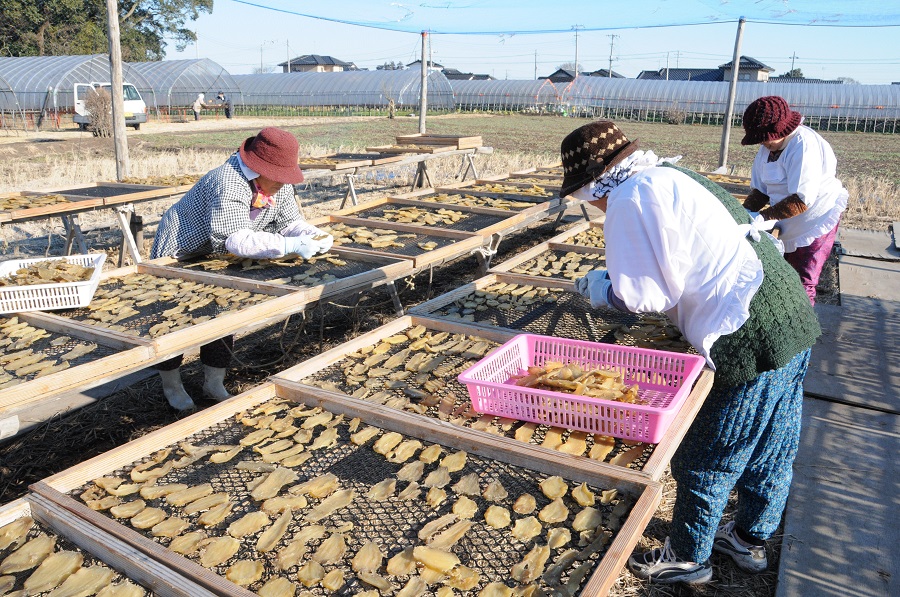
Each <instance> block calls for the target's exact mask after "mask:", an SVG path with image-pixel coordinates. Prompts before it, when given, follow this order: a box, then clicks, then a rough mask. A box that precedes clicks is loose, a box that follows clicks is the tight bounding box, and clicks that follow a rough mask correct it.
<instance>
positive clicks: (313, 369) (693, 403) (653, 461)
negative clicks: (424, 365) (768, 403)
mask: <svg viewBox="0 0 900 597" xmlns="http://www.w3.org/2000/svg"><path fill="white" fill-rule="evenodd" d="M487 278H488V279H491V278H494V276H488V277H487ZM522 278H524V277H522ZM482 279H484V278H482ZM515 279H517V278H516V277H510V278H507V277H504V281H511V280H515ZM526 283H527V282H526ZM472 286H474V284H469V285H467V287H464V288H467V289H468V290H467V291H466V293H465V294H468V293H469V292H471V291H472V289H471V288H468V287H472ZM460 290H462V289H460ZM465 294H463V296H464V295H465ZM439 298H440V297H439ZM451 302H452V301H451ZM425 304H427V303H425ZM415 311H417V310H415ZM416 325H424V326H425V327H426V328H428V329H429V330H435V331H440V332H450V333H456V334H468V335H474V336H478V337H480V338H484V339H487V340H492V341H494V342H498V343H503V342H506V341H507V340H509V339H511V338H513V337H515V336H516V335H517V334H518V333H519V332H517V331H516V330H511V329H506V328H498V327H492V326H478V325H475V324H471V323H468V322H459V321H458V320H457V321H454V320H451V319H439V318H429V317H426V316H422V315H419V314H418V313H413V314H411V315H407V316H405V317H400V318H398V319H396V320H394V321H392V322H390V323H387V324H385V325H383V326H381V327H380V328H377V329H375V330H372V331H371V332H368V333H366V334H363V335H361V336H359V337H357V338H354V339H353V340H351V341H349V342H345V343H344V344H341V345H340V346H337V347H335V348H333V349H331V350H329V351H326V352H323V353H322V354H320V355H319V356H317V357H314V358H312V359H309V360H307V361H304V362H302V363H300V364H298V365H295V366H293V367H291V368H290V369H286V370H285V371H282V372H281V373H279V374H278V375H276V376H274V377H273V378H272V381H273V382H274V383H276V384H283V383H287V382H291V383H293V384H296V385H295V386H293V387H297V388H301V387H302V388H303V389H304V392H307V393H310V394H312V395H321V396H325V395H327V396H329V397H330V398H332V399H333V398H337V397H341V398H342V399H343V400H347V401H350V402H351V403H353V404H358V405H359V408H363V409H373V408H376V406H377V405H374V404H372V403H370V402H366V401H364V400H358V399H356V398H352V397H350V396H348V395H346V394H340V393H335V392H328V391H327V390H324V389H322V388H319V387H316V386H309V385H306V384H303V383H302V382H301V380H303V379H305V378H306V377H308V376H310V375H313V374H315V373H317V372H319V371H321V370H322V369H325V368H326V367H329V366H330V365H333V364H334V363H337V362H338V361H341V360H342V359H344V358H345V357H346V356H347V355H349V354H352V353H354V352H356V351H357V350H359V349H360V348H363V347H366V346H372V345H373V344H377V343H379V342H380V341H381V340H382V339H383V338H386V337H389V336H393V335H395V334H400V333H402V332H403V331H404V330H407V329H409V328H411V327H414V326H416ZM712 380H713V374H712V372H711V371H709V370H707V369H704V371H703V372H702V373H701V374H700V377H699V378H698V379H697V381H696V382H695V384H694V388H693V390H692V391H691V393H690V395H689V396H688V397H687V399H686V400H685V403H684V406H683V407H682V409H681V411H680V412H679V413H678V415H677V416H676V418H675V420H674V421H673V422H672V424H671V425H670V426H669V429H668V431H666V433H665V435H664V436H663V439H662V440H660V442H659V443H658V444H656V446H655V447H654V449H653V453H652V454H651V455H650V457H649V458H648V459H647V462H646V463H645V464H644V466H643V468H642V469H641V471H640V473H637V474H642V475H644V476H646V477H647V478H649V479H652V480H654V481H657V480H659V479H661V478H662V476H663V475H664V474H665V470H666V467H667V466H668V464H669V461H670V460H671V459H672V456H673V455H674V454H675V450H677V449H678V445H679V444H680V443H681V440H682V438H683V437H684V434H685V433H687V430H688V427H690V425H691V422H692V421H693V420H694V417H695V416H696V415H697V411H698V410H699V409H700V406H702V404H703V401H704V400H705V399H706V396H707V395H708V394H709V391H710V389H712ZM379 408H381V407H379ZM388 410H391V409H388ZM392 412H397V411H392ZM406 416H416V417H420V416H421V415H408V414H407V415H406ZM429 420H431V419H429ZM438 423H440V424H441V425H444V426H447V425H449V426H451V427H453V428H454V429H457V430H459V429H460V428H459V427H457V426H455V425H452V424H451V423H443V422H441V421H438ZM470 432H472V433H474V432H475V431H474V430H472V429H469V428H465V429H464V430H462V431H457V433H460V434H463V435H466V434H468V433H470ZM479 433H480V432H479ZM488 435H490V437H493V438H498V436H496V435H492V434H488ZM501 439H504V440H505V441H512V442H514V443H515V445H516V446H518V448H517V449H524V448H523V446H529V448H528V449H529V450H530V449H537V450H540V453H542V454H544V455H545V457H546V458H549V459H550V460H553V459H555V458H557V457H561V458H563V457H564V458H568V456H567V455H566V454H562V453H560V452H557V451H555V450H548V449H546V448H540V447H539V446H533V445H531V444H525V443H523V442H519V441H516V440H513V439H510V438H501ZM572 458H577V459H579V460H585V461H586V460H588V459H586V458H582V457H572ZM591 462H592V463H593V465H595V466H601V468H604V469H608V470H611V471H623V470H629V469H624V468H623V467H620V466H614V465H612V464H607V463H602V462H595V461H591Z"/></svg>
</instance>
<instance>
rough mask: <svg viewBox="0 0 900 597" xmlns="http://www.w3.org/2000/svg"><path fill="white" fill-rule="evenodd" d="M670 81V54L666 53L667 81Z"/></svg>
mask: <svg viewBox="0 0 900 597" xmlns="http://www.w3.org/2000/svg"><path fill="white" fill-rule="evenodd" d="M668 80H669V53H668V52H666V81H668Z"/></svg>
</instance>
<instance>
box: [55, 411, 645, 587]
mask: <svg viewBox="0 0 900 597" xmlns="http://www.w3.org/2000/svg"><path fill="white" fill-rule="evenodd" d="M297 409H299V410H301V411H304V412H306V413H309V412H310V411H309V410H307V409H305V408H304V407H297ZM293 412H294V411H283V412H281V413H279V414H278V415H277V416H278V417H290V416H291V415H292V413H293ZM251 415H252V413H251ZM254 418H255V417H254ZM304 420H305V417H301V418H297V419H295V420H294V421H293V425H295V426H301V425H302V423H303V421H304ZM248 422H249V421H248ZM350 423H351V422H350V421H348V420H347V419H345V418H343V417H336V418H335V419H333V420H331V421H329V422H325V423H324V425H330V426H333V427H334V428H336V430H337V441H336V443H335V444H334V445H333V446H331V447H329V448H324V449H319V450H316V451H314V452H312V454H313V455H312V457H311V458H310V459H309V460H307V461H306V462H305V463H304V464H303V465H302V466H298V467H296V468H295V469H293V470H295V471H296V473H297V479H296V480H295V481H293V482H291V483H289V484H288V486H285V487H283V488H282V489H281V491H280V493H279V495H282V496H284V495H289V493H288V487H289V486H292V485H295V484H299V483H302V482H304V481H306V480H309V479H313V478H315V477H317V476H319V475H323V474H326V473H329V474H331V475H334V476H336V477H337V480H338V483H337V486H338V487H337V489H338V490H348V489H350V490H353V492H354V497H353V499H352V500H351V501H350V502H349V504H348V505H346V506H345V507H342V508H340V509H338V510H337V511H335V512H333V513H332V514H331V515H329V516H327V517H326V518H324V519H323V520H320V521H314V522H313V523H314V524H321V525H324V526H325V527H326V531H325V534H324V536H322V537H320V538H317V539H313V540H310V541H309V543H308V544H307V547H308V550H307V552H306V553H305V554H304V556H303V557H302V559H301V560H300V561H299V564H298V565H293V566H289V567H287V569H285V570H280V569H279V568H278V566H277V560H278V552H279V551H280V550H281V549H282V548H284V547H286V546H287V545H289V544H290V543H292V542H293V541H294V539H295V537H296V536H297V534H298V532H300V531H301V529H303V528H304V527H307V526H308V525H309V524H311V523H310V522H307V521H306V520H305V518H306V516H307V515H308V514H309V513H310V511H311V510H312V508H314V507H315V506H316V505H318V504H320V503H321V502H322V501H323V500H325V499H328V498H327V497H323V498H321V499H317V498H309V503H308V505H307V506H306V507H303V508H299V509H297V510H295V511H294V512H293V515H292V521H291V523H290V524H289V526H288V530H287V532H286V533H285V534H284V535H283V536H282V537H281V538H280V540H279V541H278V543H277V545H276V547H275V549H273V550H271V551H268V552H259V551H257V549H256V542H257V540H258V538H259V535H260V534H261V533H263V532H265V530H266V529H267V528H269V527H268V525H267V526H266V527H264V528H263V529H261V530H260V531H258V532H256V533H253V534H250V535H248V536H245V537H243V538H242V539H241V542H240V543H241V544H240V548H239V551H238V552H237V553H236V554H235V555H234V556H232V557H231V558H229V559H228V561H226V562H225V563H224V564H222V565H221V566H217V567H215V568H214V569H213V570H214V571H215V572H216V573H218V574H221V575H223V576H224V575H226V573H227V570H228V567H229V566H230V565H231V564H233V563H234V562H236V561H238V560H253V561H262V562H264V564H265V566H264V573H263V576H262V578H261V579H259V580H258V581H256V582H254V583H253V584H251V585H250V586H249V587H248V588H249V589H250V590H254V591H256V590H259V588H260V587H261V586H262V585H263V584H264V583H266V582H267V581H269V580H272V579H273V578H275V577H277V576H284V577H286V578H288V579H289V580H292V581H294V580H296V578H297V571H298V569H299V568H300V567H301V566H303V565H304V564H306V563H307V562H308V561H309V560H310V558H312V557H313V556H314V554H315V552H316V550H317V549H318V548H319V546H320V545H321V544H322V543H323V541H325V540H326V539H327V538H328V537H330V536H331V535H332V534H334V533H338V532H340V533H342V534H343V537H344V541H345V543H346V545H347V551H346V553H345V555H344V556H343V557H342V558H341V559H340V560H339V561H338V562H337V563H328V564H326V565H325V569H326V571H331V570H333V569H335V568H339V569H341V570H342V571H343V572H344V584H343V586H342V587H341V588H340V589H338V591H337V594H339V595H353V594H356V593H359V592H361V591H363V590H367V589H371V587H369V586H367V585H365V584H364V583H362V582H361V581H360V580H359V579H358V578H357V575H356V573H355V572H353V570H352V569H351V559H352V557H353V556H354V555H355V554H356V553H357V552H358V551H359V549H360V548H361V547H362V546H363V545H364V544H365V543H367V542H368V541H370V540H371V541H374V542H375V543H377V544H378V545H379V547H380V549H381V552H382V555H383V556H385V560H383V562H382V565H381V566H379V568H378V570H377V572H378V574H380V575H381V576H383V577H384V578H386V579H388V580H389V581H390V582H391V583H392V585H393V586H394V589H399V588H400V587H402V586H403V585H405V584H406V582H407V580H408V579H409V577H408V576H391V575H389V574H387V572H386V570H385V567H384V566H385V564H386V563H387V558H391V557H393V556H395V555H396V554H398V553H399V552H401V551H403V550H404V549H406V548H407V547H414V546H417V545H422V544H424V541H423V540H422V539H420V538H419V536H418V534H419V531H420V530H421V529H422V528H423V526H424V525H425V524H426V523H428V522H430V521H433V520H435V519H437V518H439V517H441V516H443V515H445V514H448V513H450V512H451V511H452V508H453V505H454V503H455V502H456V500H457V499H458V498H459V497H460V495H461V494H457V493H456V491H455V490H454V488H453V486H454V485H455V484H456V483H457V482H458V481H459V480H460V479H461V478H462V477H463V476H465V475H469V474H471V473H474V474H475V475H477V477H478V483H479V490H480V491H483V490H484V489H485V488H486V487H487V486H488V484H489V483H490V482H492V481H498V482H499V483H500V484H501V485H502V486H503V489H505V491H506V492H507V497H505V498H502V499H500V500H499V501H498V502H497V505H499V506H501V507H504V508H506V509H507V510H508V511H510V513H511V516H512V520H513V524H515V520H517V519H519V518H522V517H523V516H525V515H520V514H516V513H514V512H513V511H512V505H513V503H514V501H515V500H516V499H517V498H518V497H519V496H521V495H522V494H524V493H528V494H530V495H532V496H533V497H534V498H535V500H536V503H537V508H536V509H535V510H534V512H533V513H532V515H535V516H537V514H538V512H539V511H540V510H541V509H542V508H543V507H545V506H547V505H548V504H549V503H550V501H551V500H549V499H548V498H546V497H545V496H544V495H543V494H542V493H541V489H540V487H539V483H540V482H541V481H542V480H543V479H545V478H546V475H543V474H540V473H536V472H534V471H531V470H528V469H526V468H523V467H518V466H513V465H509V464H506V463H504V462H500V461H497V460H488V459H484V458H481V457H477V456H474V455H468V456H467V458H466V460H465V465H464V467H463V468H462V470H459V471H455V472H453V473H451V474H450V477H451V479H450V481H449V483H447V484H446V485H444V486H443V491H444V492H445V493H446V497H445V499H443V500H441V501H438V500H432V501H431V504H430V503H429V500H426V499H424V497H425V495H426V491H427V488H426V487H424V485H425V483H426V479H427V477H428V475H429V474H430V473H432V472H433V471H435V470H436V469H437V468H438V467H439V466H440V463H441V459H440V458H438V459H437V460H436V461H434V462H432V463H429V464H424V469H423V471H422V476H421V477H420V480H419V483H421V484H422V485H423V487H422V491H421V493H420V495H419V497H418V498H417V499H405V500H403V499H400V498H399V494H400V493H401V492H402V491H403V490H404V489H406V488H407V487H408V485H409V483H410V482H408V481H397V483H396V488H395V491H394V492H393V494H392V495H390V496H389V497H387V498H386V499H383V500H381V501H376V500H375V499H370V498H369V497H368V495H367V494H368V493H369V490H370V489H371V488H372V486H373V485H374V484H376V483H378V482H380V481H383V480H385V479H387V478H389V477H396V475H397V473H398V471H400V469H401V468H402V467H403V466H404V464H406V463H409V462H413V461H415V460H416V459H417V457H418V454H419V453H421V452H418V451H417V452H416V454H415V455H414V456H412V458H410V459H409V460H407V461H406V462H405V463H399V462H398V463H393V462H389V461H388V460H387V458H386V456H383V455H381V454H378V453H376V452H375V451H374V450H373V446H374V444H375V442H376V441H378V438H379V436H376V437H374V438H372V439H369V440H368V441H367V442H366V443H364V444H363V445H361V446H357V445H355V444H354V443H353V442H352V441H351V439H350V437H351V431H350V427H349V424H350ZM364 427H365V425H362V426H360V429H362V428H364ZM327 429H328V427H323V426H321V425H320V426H316V427H315V428H314V433H313V436H312V441H313V442H315V440H316V439H317V438H318V437H319V436H320V435H321V433H323V432H325V431H326V430H327ZM251 431H254V429H253V428H251V427H246V426H244V425H242V424H241V423H240V422H238V421H236V420H234V419H230V420H228V421H225V422H222V423H219V424H217V425H214V426H212V427H210V428H207V429H204V430H203V431H200V432H198V433H196V434H194V435H192V436H191V437H188V438H186V439H185V441H186V442H189V443H190V444H192V445H193V446H208V445H232V444H237V443H238V442H239V441H240V439H241V438H243V437H245V436H246V435H248V434H249V432H251ZM290 432H291V433H292V432H293V430H291V431H290ZM382 433H383V432H382ZM306 445H307V447H308V448H309V447H310V445H311V444H309V443H307V444H306ZM428 445H429V444H428V442H423V448H424V447H428ZM455 452H456V450H453V449H449V448H444V449H443V450H442V454H441V457H443V456H447V455H449V454H452V453H455ZM388 455H390V453H388ZM180 457H181V453H180V452H179V450H178V449H177V448H175V449H173V451H172V453H171V454H170V455H169V459H170V460H172V459H178V458H180ZM260 458H261V457H260V455H259V454H256V453H255V452H253V451H252V450H251V449H250V448H249V447H248V448H245V449H244V451H243V452H242V453H241V454H240V455H239V456H238V457H236V458H235V459H234V461H232V462H227V463H222V464H213V463H210V462H209V460H208V458H205V457H204V458H202V459H200V460H198V461H197V462H195V463H192V464H188V465H187V466H184V467H183V468H179V469H174V470H172V471H171V472H169V473H168V474H166V475H165V476H164V477H162V478H161V479H159V480H158V481H157V483H158V484H164V483H184V484H187V485H195V484H200V483H209V484H211V486H212V490H213V491H214V492H227V493H228V496H229V498H230V499H231V501H232V502H233V504H234V508H233V510H232V511H231V513H230V514H229V516H228V517H227V518H226V519H225V520H224V521H223V522H222V523H220V524H219V525H216V526H215V527H212V528H207V529H205V532H206V533H207V534H208V535H209V536H210V537H218V536H223V535H225V534H226V533H227V528H228V526H229V525H230V524H231V523H232V522H234V521H236V520H238V519H240V518H242V517H243V516H245V515H246V514H248V513H251V512H255V511H257V510H260V509H261V504H260V502H257V501H255V500H254V499H253V498H252V497H251V495H250V490H249V489H248V487H247V485H248V483H250V482H251V481H255V480H258V479H260V478H261V477H264V476H266V475H267V473H265V472H252V471H249V470H241V469H238V468H237V467H236V464H235V463H236V462H238V461H246V460H252V461H254V462H260ZM145 461H146V459H145ZM132 468H133V466H128V467H125V468H123V469H121V470H118V471H115V472H114V473H111V474H114V475H117V476H120V477H123V478H126V479H127V478H128V475H129V471H130V470H131V469H132ZM569 485H570V489H572V488H574V487H575V485H577V484H575V483H571V482H570V483H569ZM89 486H92V484H88V486H85V487H83V488H80V489H78V490H76V491H73V492H72V495H73V497H74V498H75V499H78V497H77V496H78V495H80V493H81V492H82V491H83V490H84V489H86V488H88V487H89ZM589 489H590V490H591V491H592V492H593V493H594V494H595V495H596V496H597V498H598V500H597V503H596V504H595V506H594V507H595V508H597V509H598V510H599V511H600V512H601V513H602V521H603V522H602V524H601V526H600V527H599V528H597V529H596V530H595V531H592V532H591V533H590V534H589V535H586V536H584V537H581V536H579V533H578V532H575V531H572V532H571V533H572V540H571V542H570V543H569V544H567V545H564V546H561V547H559V548H557V549H554V550H553V552H552V553H551V556H550V559H549V560H548V562H547V567H548V568H549V567H550V566H551V565H552V564H553V563H554V562H555V561H556V560H557V558H558V557H559V556H560V554H561V553H562V552H563V551H564V550H565V549H567V548H574V549H576V550H582V552H581V554H580V560H577V561H575V562H574V563H573V564H572V565H571V566H568V567H566V568H565V569H564V570H563V572H562V573H561V575H560V577H559V579H558V580H557V579H555V578H554V579H550V580H549V582H551V583H556V582H562V583H565V581H566V580H567V579H568V575H569V574H570V573H571V572H572V571H573V570H574V569H575V568H576V567H577V566H578V565H579V564H581V563H583V562H590V563H596V562H598V561H599V559H600V558H602V557H603V555H604V553H605V550H606V548H607V547H608V542H607V543H606V544H605V545H603V546H596V545H595V547H598V548H597V549H596V550H592V549H585V547H586V546H587V545H588V544H589V543H590V542H591V541H592V540H593V539H595V538H596V537H598V536H599V535H600V534H601V533H603V534H606V535H609V536H612V535H614V534H615V532H616V531H617V530H618V528H619V526H620V524H621V522H622V521H623V520H624V518H625V517H626V516H627V515H628V513H629V512H630V509H631V507H632V506H633V504H634V501H635V497H636V496H632V495H629V494H628V493H627V492H625V491H619V492H618V493H617V494H616V496H615V497H614V499H613V500H612V501H611V502H610V503H608V504H606V505H601V503H600V500H599V498H600V496H601V491H603V490H609V489H613V488H612V487H597V486H593V487H589ZM332 495H333V494H332ZM469 497H470V499H472V500H473V501H474V502H475V503H476V504H477V506H478V512H477V513H476V514H475V515H474V516H473V518H472V519H471V520H472V521H473V525H472V527H471V528H470V529H469V530H468V531H467V532H466V533H465V535H464V536H463V537H462V538H461V539H459V540H458V541H457V542H456V544H455V545H453V546H452V547H451V548H450V549H451V550H452V552H453V553H454V554H455V555H456V556H457V557H458V559H459V561H460V563H461V564H462V565H464V566H468V567H470V568H472V569H474V570H475V571H477V572H478V573H479V575H480V578H479V581H478V585H477V587H476V588H475V589H473V591H477V590H479V589H480V587H483V586H485V585H487V584H488V583H489V582H494V581H500V582H506V583H509V584H513V583H514V581H512V579H511V578H510V568H511V567H512V566H513V565H515V564H517V563H518V562H520V561H521V560H522V558H523V557H524V556H525V555H526V554H527V553H528V552H529V551H531V549H532V547H533V546H534V545H535V543H539V544H546V542H547V534H548V533H549V529H548V526H552V527H558V526H563V527H566V528H568V527H570V526H571V525H572V523H573V521H574V517H575V515H576V514H577V513H579V512H580V511H581V510H582V507H581V506H579V505H578V504H577V503H576V501H575V500H574V499H573V498H572V497H571V494H570V493H567V494H566V496H565V497H564V498H563V502H564V504H565V505H566V507H567V508H568V510H569V514H568V517H567V518H566V520H565V521H563V522H561V523H556V524H552V525H546V524H545V525H543V527H542V529H541V533H540V535H538V537H537V538H535V539H533V540H529V541H527V542H523V541H519V540H517V539H515V538H514V537H513V536H512V534H511V532H510V530H511V527H507V528H501V529H495V528H492V527H490V526H488V525H487V523H486V522H485V520H484V512H485V510H486V509H487V507H488V506H489V505H490V503H489V502H488V501H487V500H486V499H484V498H483V497H482V496H481V495H472V496H469ZM122 499H123V500H129V499H136V498H133V497H129V498H122ZM145 501H146V502H147V505H148V506H151V507H157V508H161V509H163V510H165V511H166V513H167V514H168V515H169V516H179V517H181V518H184V519H187V520H190V521H192V523H193V522H194V521H196V518H197V515H196V514H192V515H186V514H184V513H183V508H181V507H177V506H172V505H169V504H168V503H167V502H166V500H165V499H164V498H159V499H147V500H145ZM107 515H109V514H108V513H107ZM276 516H277V515H276ZM271 518H272V519H273V520H274V518H275V517H274V516H273V517H271ZM123 524H127V523H125V522H123ZM270 524H271V523H270ZM190 530H196V524H192V525H191V528H190ZM139 532H141V533H142V534H144V535H146V536H148V537H150V538H152V539H153V540H154V541H157V542H158V543H160V544H162V545H168V544H169V543H170V541H171V540H170V539H168V538H161V537H153V536H152V533H151V532H149V531H139ZM186 532H187V531H186ZM579 542H581V545H579ZM188 557H190V558H191V559H194V560H198V561H199V557H198V556H197V555H196V554H194V555H190V556H188ZM538 582H542V581H538ZM440 586H441V584H440V583H438V584H435V585H433V586H432V587H431V588H430V591H431V592H429V593H428V594H433V591H436V590H437V589H438V588H439V587H440ZM309 590H310V591H312V592H313V594H316V595H323V594H326V593H327V592H328V591H326V590H325V589H323V588H322V587H321V586H320V585H318V584H316V585H313V586H311V587H309Z"/></svg>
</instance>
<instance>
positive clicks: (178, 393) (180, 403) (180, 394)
mask: <svg viewBox="0 0 900 597" xmlns="http://www.w3.org/2000/svg"><path fill="white" fill-rule="evenodd" d="M159 377H160V379H162V386H163V394H165V396H166V400H168V401H169V406H171V407H172V408H174V409H175V410H189V409H191V408H194V407H195V406H196V405H195V404H194V401H193V400H192V399H191V397H190V395H189V394H188V393H187V392H186V391H185V389H184V385H182V383H181V369H172V370H171V371H159Z"/></svg>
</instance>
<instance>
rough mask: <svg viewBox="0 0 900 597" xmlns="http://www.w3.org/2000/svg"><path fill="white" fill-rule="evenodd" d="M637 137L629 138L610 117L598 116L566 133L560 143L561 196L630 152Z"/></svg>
mask: <svg viewBox="0 0 900 597" xmlns="http://www.w3.org/2000/svg"><path fill="white" fill-rule="evenodd" d="M637 148H638V144H637V139H635V140H634V141H629V140H628V138H627V137H626V136H625V134H624V133H623V132H622V131H620V130H619V127H617V126H616V124H615V123H614V122H613V121H611V120H598V121H596V122H592V123H590V124H586V125H584V126H582V127H579V128H577V129H575V130H574V131H572V132H571V133H569V134H568V135H566V138H565V139H563V140H562V144H561V145H560V155H561V156H562V165H563V182H562V188H561V189H560V191H559V196H560V197H565V196H566V195H568V194H570V193H572V192H574V191H577V190H578V189H580V188H581V187H583V186H584V185H586V184H588V183H589V182H591V181H592V180H597V179H598V178H600V176H601V175H602V174H603V173H604V172H606V171H607V170H609V169H610V168H612V167H613V166H615V165H616V164H618V163H619V162H621V161H622V160H624V159H625V158H627V157H628V156H630V155H631V154H633V153H634V152H635V150H637Z"/></svg>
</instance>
